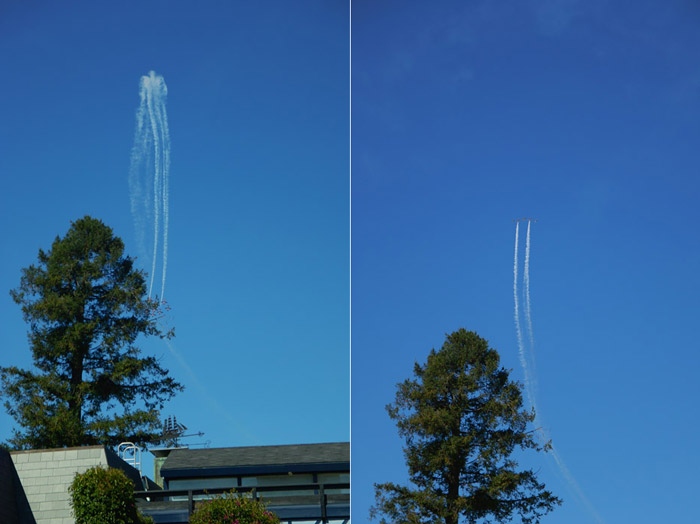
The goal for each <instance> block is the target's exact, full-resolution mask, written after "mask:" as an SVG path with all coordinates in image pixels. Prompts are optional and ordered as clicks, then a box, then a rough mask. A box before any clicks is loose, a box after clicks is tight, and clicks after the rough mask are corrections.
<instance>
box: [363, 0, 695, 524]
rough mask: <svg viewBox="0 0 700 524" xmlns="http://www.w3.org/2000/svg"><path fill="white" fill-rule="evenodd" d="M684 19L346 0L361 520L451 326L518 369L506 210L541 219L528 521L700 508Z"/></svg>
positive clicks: (689, 80)
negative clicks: (349, 4)
mask: <svg viewBox="0 0 700 524" xmlns="http://www.w3.org/2000/svg"><path fill="white" fill-rule="evenodd" d="M699 27H700V8H699V7H698V6H697V5H696V3H694V2H689V1H681V0H672V1H670V2H656V1H647V0H642V1H634V2H632V1H621V2H609V1H604V0H593V1H585V2H584V1H577V0H546V1H539V0H538V1H534V0H533V1H523V2H521V1H510V0H507V1H502V2H491V1H486V0H474V1H470V2H460V1H444V2H433V3H427V2H399V1H387V2H381V3H379V5H378V3H377V2H368V1H361V0H356V1H354V2H353V11H352V108H353V111H352V450H353V455H352V465H353V517H354V520H355V521H356V522H364V521H365V520H366V518H367V510H368V508H369V506H370V505H371V503H372V500H373V492H372V487H371V486H372V483H374V482H385V481H395V482H403V481H405V479H406V470H405V465H404V461H403V456H402V453H401V441H400V440H399V438H398V436H397V433H396V428H395V426H394V425H393V423H392V421H391V420H390V419H389V418H388V416H387V414H386V412H385V411H384V406H385V405H386V404H388V403H389V402H391V401H392V400H393V398H394V393H395V384H396V383H398V382H400V381H402V380H404V379H405V378H408V377H409V376H411V374H412V367H413V363H414V362H415V361H419V362H424V360H425V358H426V356H427V354H428V352H429V351H430V349H431V348H439V347H440V346H441V345H442V343H443V341H444V338H445V334H446V333H449V332H452V331H454V330H456V329H458V328H460V327H465V328H467V329H471V330H475V331H477V332H478V333H479V334H480V335H481V336H483V337H484V338H486V339H488V340H489V341H490V343H491V345H492V346H493V347H495V348H496V349H497V350H498V351H499V352H500V353H501V356H502V362H503V364H504V366H506V367H507V368H510V369H512V376H513V377H514V378H516V379H517V380H520V381H523V380H524V371H523V368H522V367H521V364H520V360H519V348H518V343H517V338H516V330H515V325H514V299H513V265H514V235H515V223H514V222H513V219H515V218H518V217H534V218H537V222H536V223H533V224H532V229H531V254H530V297H531V307H532V323H533V333H534V341H535V344H534V359H535V363H536V366H535V367H534V369H533V371H532V372H533V374H534V381H535V382H536V385H537V394H536V403H537V407H538V411H539V415H540V421H541V423H542V425H543V427H544V428H545V431H546V432H547V433H548V435H549V436H550V438H551V439H552V441H553V443H554V445H555V447H556V450H557V453H558V456H559V457H560V459H561V461H562V463H563V464H564V466H565V468H566V469H565V471H567V472H568V473H565V472H562V469H563V468H561V467H559V466H558V464H557V463H556V461H555V460H554V459H553V457H550V456H545V455H541V456H534V457H533V456H529V458H528V457H524V458H523V460H526V461H527V463H528V464H531V465H532V466H533V467H535V468H536V469H537V470H539V472H540V476H541V478H542V479H543V480H544V481H545V482H546V483H547V485H548V486H549V487H550V488H551V489H552V490H553V491H554V492H555V493H556V494H558V495H559V496H561V497H562V498H563V499H564V505H563V506H562V507H560V508H559V509H557V510H556V511H554V512H553V513H551V514H550V515H549V516H548V517H546V518H545V519H543V522H548V523H557V522H566V523H569V524H572V523H573V524H578V523H597V522H606V523H613V522H645V523H646V522H649V523H652V522H686V521H688V520H689V518H690V517H689V515H692V514H694V512H695V511H694V504H693V501H694V500H695V488H696V486H697V482H696V481H695V473H694V472H695V471H697V469H698V468H699V467H700V453H698V449H697V442H696V441H697V438H696V435H697V430H698V425H697V421H696V419H697V417H696V412H697V407H696V404H697V399H698V393H700V386H698V381H697V369H698V365H699V364H700V351H699V350H700V345H699V343H698V338H697V329H696V325H697V318H698V314H699V313H700V308H699V307H698V302H697V296H698V293H699V292H700V278H699V276H698V275H699V274H698V268H699V267H700V237H699V236H698V234H697V224H698V223H700V207H699V206H698V200H699V196H700V179H699V177H698V174H699V171H698V167H699V165H700V164H699V160H698V154H697V152H698V143H700V60H699V59H698V54H697V50H698V49H700V31H698V29H699ZM524 227H525V225H524V224H523V223H521V229H520V242H521V244H520V257H521V262H520V263H521V264H522V256H523V249H524V244H523V241H524V229H523V228H524ZM522 271H523V266H522V265H521V266H520V272H521V274H522ZM521 312H522V304H521ZM521 322H522V320H521Z"/></svg>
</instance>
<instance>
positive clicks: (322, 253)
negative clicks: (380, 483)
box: [0, 0, 350, 447]
mask: <svg viewBox="0 0 700 524" xmlns="http://www.w3.org/2000/svg"><path fill="white" fill-rule="evenodd" d="M151 70H153V71H155V72H156V73H157V74H159V75H162V76H163V78H164V80H165V82H166V84H167V87H168V97H167V105H166V107H167V114H168V121H169V131H170V139H171V164H170V174H169V181H170V184H169V186H170V192H169V211H170V223H169V242H168V245H169V252H168V271H167V284H166V290H165V299H166V300H167V302H168V304H169V306H170V308H171V309H170V311H169V313H168V315H167V322H168V325H169V326H172V327H174V328H175V332H176V337H175V339H174V340H173V344H172V349H171V348H168V347H166V346H165V345H164V344H163V343H162V342H160V341H145V342H144V344H143V349H144V351H145V352H147V353H152V354H156V355H159V356H162V361H163V364H164V366H165V367H166V368H169V369H170V370H171V372H172V375H173V376H174V377H175V378H176V379H178V380H179V381H180V382H182V383H183V384H184V385H185V386H186V391H185V392H184V393H181V394H179V395H178V396H177V397H175V399H174V400H173V401H172V402H171V403H169V404H168V405H167V406H166V408H165V409H164V411H163V415H164V416H168V415H175V416H176V417H177V419H178V421H179V422H181V423H183V424H185V425H186V426H187V427H188V428H189V430H190V431H191V432H198V431H203V432H204V433H205V435H204V436H203V437H201V438H199V437H194V438H190V439H186V440H187V442H189V443H192V444H198V443H203V442H206V441H208V442H209V443H210V445H211V446H212V447H222V446H236V445H258V444H286V443H304V442H328V441H347V440H348V438H349V432H350V430H349V402H350V400H349V374H350V359H349V300H350V291H349V250H350V244H349V242H350V240H349V215H350V211H349V202H350V198H349V147H348V144H349V7H348V5H346V3H344V2H325V1H321V0H319V1H307V2H304V3H303V4H295V5H292V4H290V3H288V2H285V1H274V0H270V1H265V2H256V3H247V2H223V1H204V2H196V3H195V2H181V1H178V2H162V1H148V2H131V1H129V2H117V3H114V2H111V3H106V2H91V1H83V0H79V1H76V2H70V5H58V4H56V3H54V2H44V1H40V2H32V3H31V5H29V4H25V3H20V2H10V3H9V4H7V5H4V6H3V7H2V8H0V71H2V77H3V82H2V87H0V93H2V96H0V115H1V116H0V172H1V173H2V176H1V177H0V210H1V213H2V220H1V221H0V232H1V235H2V238H3V249H2V252H3V256H2V257H0V318H1V319H2V321H1V322H0V347H2V352H1V353H0V354H1V355H2V365H18V366H23V367H27V366H29V365H30V363H31V359H30V352H29V347H28V345H27V342H26V328H27V326H26V325H25V323H24V321H23V320H22V317H21V312H20V309H19V307H18V306H17V305H16V304H14V303H13V302H12V300H11V299H10V296H9V290H10V289H12V288H15V287H16V286H17V285H18V284H19V279H20V270H21V268H23V267H26V266H28V265H29V264H32V263H34V262H35V261H36V257H37V253H38V250H39V249H40V248H44V249H48V248H49V247H50V245H51V242H52V241H53V239H54V238H55V236H56V235H63V234H64V233H65V232H66V231H67V230H68V228H69V226H70V222H71V221H73V220H76V219H78V218H81V217H82V216H84V215H86V214H89V215H92V216H94V217H97V218H100V219H102V220H103V221H104V222H105V223H106V224H108V225H109V226H111V227H112V228H113V229H114V231H115V234H117V235H118V236H120V237H121V238H123V239H124V241H125V242H126V249H127V252H128V253H129V254H131V255H133V256H139V255H140V254H139V252H137V251H138V250H137V248H136V243H135V237H136V234H135V226H134V220H133V218H132V215H131V207H130V192H129V184H128V176H129V166H130V158H131V150H132V145H133V143H134V131H135V123H136V111H137V108H138V107H139V81H140V78H141V76H142V75H147V74H148V73H149V71H151ZM146 262H147V258H144V257H141V256H140V258H139V263H140V264H142V265H143V266H145V267H147V268H148V269H150V265H149V264H148V263H146ZM11 426H12V419H10V418H9V417H8V416H7V415H6V414H5V413H4V410H3V413H2V415H0V439H3V440H4V439H5V438H7V437H9V436H10V429H11Z"/></svg>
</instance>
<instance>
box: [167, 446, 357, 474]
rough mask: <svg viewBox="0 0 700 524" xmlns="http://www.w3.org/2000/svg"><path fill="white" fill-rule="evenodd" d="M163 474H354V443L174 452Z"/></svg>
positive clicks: (181, 450)
mask: <svg viewBox="0 0 700 524" xmlns="http://www.w3.org/2000/svg"><path fill="white" fill-rule="evenodd" d="M160 471H161V475H162V476H163V477H164V478H174V477H180V478H182V477H189V476H192V475H197V476H199V475H204V476H214V475H254V474H275V473H287V472H294V473H297V472H322V471H350V443H349V442H331V443H325V444H290V445H283V446H245V447H236V448H204V449H186V448H185V449H174V450H173V451H172V452H171V453H170V455H169V456H168V458H167V459H166V460H165V463H164V464H163V467H162V468H161V470H160Z"/></svg>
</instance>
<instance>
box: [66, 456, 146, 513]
mask: <svg viewBox="0 0 700 524" xmlns="http://www.w3.org/2000/svg"><path fill="white" fill-rule="evenodd" d="M68 491H69V493H70V496H71V500H70V505H71V507H72V508H73V515H74V516H75V524H142V523H143V524H147V523H152V522H153V519H151V518H150V517H144V516H143V515H141V514H140V513H139V511H138V509H136V502H135V501H134V483H133V482H132V481H131V480H130V479H129V477H127V476H126V474H125V473H124V472H123V471H122V470H120V469H114V468H109V469H106V468H103V467H100V466H95V467H94V468H90V469H88V470H87V471H86V472H85V473H77V474H76V475H75V478H74V479H73V482H72V483H71V485H70V486H69V488H68Z"/></svg>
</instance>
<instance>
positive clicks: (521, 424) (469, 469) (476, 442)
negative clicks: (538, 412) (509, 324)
mask: <svg viewBox="0 0 700 524" xmlns="http://www.w3.org/2000/svg"><path fill="white" fill-rule="evenodd" d="M414 375H415V378H414V379H412V380H411V379H409V380H406V381H404V382H402V383H400V384H398V386H397V387H398V390H397V393H396V401H395V402H394V404H390V405H389V406H387V411H388V412H389V416H390V417H391V418H392V419H393V420H395V421H396V424H397V426H398V429H399V435H400V436H401V437H402V438H403V439H404V440H405V442H406V445H405V447H404V454H405V456H406V462H407V465H408V470H409V475H410V480H411V483H412V485H413V486H411V487H406V486H400V485H396V484H393V483H385V484H375V492H376V505H375V506H374V507H373V508H372V510H371V516H372V518H377V517H382V518H381V522H382V523H388V522H405V523H411V524H419V523H420V524H427V523H435V522H444V523H445V524H457V523H458V522H460V521H461V522H468V523H470V524H475V523H477V522H508V521H510V520H511V519H512V518H513V517H514V516H515V515H517V516H519V517H520V518H521V519H522V522H523V523H525V524H531V523H537V522H539V519H540V517H541V516H542V515H545V514H546V513H548V512H550V511H552V509H554V507H555V506H557V505H559V504H561V500H560V499H559V498H558V497H555V496H554V495H553V494H552V493H550V492H549V491H547V490H546V489H545V486H544V485H543V484H542V483H540V482H539V481H538V480H537V477H536V475H535V473H534V472H533V471H532V470H519V469H518V464H517V462H516V461H515V460H514V459H513V458H512V454H513V452H514V451H515V450H516V449H532V450H536V451H543V450H545V449H546V448H547V446H546V445H545V446H540V445H539V444H538V443H537V441H536V440H535V438H534V437H533V434H532V432H531V431H528V425H529V424H530V423H531V422H533V421H534V418H535V414H534V411H527V410H525V409H524V408H523V400H522V393H521V390H520V385H519V384H518V383H517V382H512V381H511V380H510V379H509V372H508V371H507V370H506V369H504V368H502V367H500V358H499V355H498V353H497V352H496V350H494V349H491V348H489V346H488V342H487V341H486V340H484V339H482V338H480V337H479V336H478V335H477V334H476V333H474V332H471V331H466V330H464V329H460V330H459V331H456V332H454V333H452V334H450V335H448V336H447V339H446V341H445V343H444V344H443V346H442V348H441V349H440V351H435V350H434V349H433V350H431V352H430V355H429V356H428V361H427V363H426V364H425V365H423V366H421V365H419V364H418V363H416V364H415V367H414Z"/></svg>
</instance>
